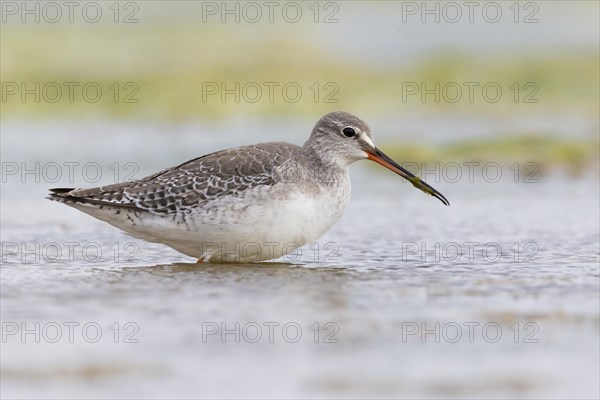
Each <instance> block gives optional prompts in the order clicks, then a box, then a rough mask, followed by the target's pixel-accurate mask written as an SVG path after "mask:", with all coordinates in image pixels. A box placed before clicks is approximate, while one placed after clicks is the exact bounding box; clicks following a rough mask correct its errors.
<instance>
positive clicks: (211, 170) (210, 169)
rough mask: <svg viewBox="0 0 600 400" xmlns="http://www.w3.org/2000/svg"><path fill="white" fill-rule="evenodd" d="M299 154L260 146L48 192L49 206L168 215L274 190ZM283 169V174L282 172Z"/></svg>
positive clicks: (291, 147)
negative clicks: (94, 184) (119, 180)
mask: <svg viewBox="0 0 600 400" xmlns="http://www.w3.org/2000/svg"><path fill="white" fill-rule="evenodd" d="M299 152H300V148H299V147H298V146H295V145H292V144H288V143H277V142H274V143H264V144H258V145H252V146H245V147H238V148H235V149H229V150H222V151H219V152H216V153H211V154H207V155H205V156H202V157H199V158H196V159H193V160H190V161H188V162H185V163H183V164H181V165H178V166H176V167H172V168H168V169H165V170H163V171H160V172H158V173H156V174H154V175H151V176H148V177H145V178H142V179H139V180H137V181H132V182H125V183H118V184H114V185H109V186H102V187H97V188H92V189H50V190H51V192H52V193H51V194H50V195H49V196H48V198H49V199H51V200H57V201H60V202H63V203H67V204H68V203H84V204H91V205H98V206H103V205H104V206H115V207H124V208H130V209H134V210H140V211H142V210H143V211H148V212H151V213H155V214H174V213H178V212H182V211H183V212H185V210H186V209H191V208H194V207H202V205H203V204H204V203H206V202H209V201H211V200H214V199H216V198H218V197H221V196H237V195H239V194H241V193H242V192H244V191H245V190H248V189H251V188H253V187H256V186H259V185H274V184H275V183H277V182H278V181H279V180H280V179H281V173H282V170H284V169H285V167H286V165H285V164H286V163H289V162H290V160H293V159H294V155H296V156H297V155H298V154H299ZM282 167H284V168H282Z"/></svg>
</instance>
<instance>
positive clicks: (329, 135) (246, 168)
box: [48, 111, 447, 262]
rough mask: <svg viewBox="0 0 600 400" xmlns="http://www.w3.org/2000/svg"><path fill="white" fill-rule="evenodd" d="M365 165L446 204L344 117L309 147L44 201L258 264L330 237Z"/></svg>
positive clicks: (252, 149)
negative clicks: (353, 170) (355, 170)
mask: <svg viewBox="0 0 600 400" xmlns="http://www.w3.org/2000/svg"><path fill="white" fill-rule="evenodd" d="M365 158H369V159H371V160H373V161H376V162H378V163H379V164H382V165H384V166H385V167H387V168H389V169H391V170H393V171H394V172H396V173H398V174H400V175H402V176H403V177H405V178H407V179H409V180H410V181H411V182H412V183H413V185H415V186H416V187H418V188H419V189H421V190H423V191H425V192H426V193H428V194H431V195H433V196H435V197H437V198H438V199H440V200H441V201H442V202H444V203H445V204H447V200H446V199H445V198H444V197H443V196H442V195H441V194H440V193H439V192H437V191H436V190H435V189H433V188H431V187H430V186H429V185H427V184H426V183H424V182H422V181H421V180H420V179H419V178H417V177H415V176H414V175H412V174H411V173H410V172H408V171H406V170H405V169H403V168H402V167H400V166H399V165H397V164H396V163H394V162H393V161H392V160H391V159H390V158H389V157H387V156H386V155H385V154H383V153H382V152H381V151H380V150H378V149H377V148H376V147H375V145H374V142H373V136H372V134H371V130H370V128H369V127H368V125H367V124H366V123H365V122H364V121H362V120H361V119H360V118H358V117H356V116H353V115H351V114H348V113H345V112H341V111H337V112H333V113H329V114H327V115H325V116H324V117H322V118H321V119H320V120H319V121H318V122H317V124H316V125H315V127H314V128H313V131H312V134H311V136H310V138H309V139H308V141H307V142H306V143H305V144H304V145H303V146H296V145H293V144H289V143H283V142H273V143H263V144H257V145H251V146H244V147H238V148H234V149H228V150H223V151H218V152H215V153H211V154H208V155H205V156H202V157H199V158H196V159H193V160H190V161H188V162H185V163H183V164H180V165H178V166H175V167H172V168H168V169H165V170H163V171H160V172H158V173H156V174H154V175H150V176H148V177H145V178H142V179H139V180H136V181H132V182H125V183H118V184H114V185H108V186H102V187H97V188H91V189H74V188H65V189H50V191H51V193H50V194H49V196H48V198H49V199H50V200H54V201H58V202H61V203H64V204H67V205H69V206H71V207H74V208H77V209H79V210H81V211H83V212H85V213H88V214H90V215H92V216H94V217H96V218H98V219H101V220H103V221H106V222H108V223H110V224H112V225H114V226H116V227H118V228H120V229H122V230H124V231H125V232H127V233H128V234H130V235H132V236H135V237H138V238H141V239H145V240H148V241H152V242H159V243H164V244H167V245H169V246H171V247H173V248H174V249H176V250H178V251H180V252H182V253H184V254H188V255H190V256H193V257H197V258H199V259H201V260H205V261H208V260H210V261H226V262H249V261H260V260H266V259H275V258H278V257H281V256H282V255H285V254H287V253H289V252H291V251H293V250H294V249H295V248H297V247H300V246H302V245H303V244H305V243H308V242H310V241H314V240H316V239H317V238H318V237H319V236H321V235H322V234H323V233H324V232H325V231H326V230H327V229H329V228H330V227H331V225H333V224H334V223H335V222H336V221H337V220H338V219H339V218H340V217H341V215H342V212H343V210H344V208H345V206H346V204H347V202H348V199H349V196H350V179H349V175H348V166H349V165H350V164H351V163H353V162H355V161H357V160H360V159H365Z"/></svg>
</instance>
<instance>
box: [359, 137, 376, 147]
mask: <svg viewBox="0 0 600 400" xmlns="http://www.w3.org/2000/svg"><path fill="white" fill-rule="evenodd" d="M362 140H364V141H365V142H367V144H368V145H369V146H371V147H375V143H373V141H372V140H371V138H370V137H368V136H367V135H366V134H365V135H364V136H363V137H362Z"/></svg>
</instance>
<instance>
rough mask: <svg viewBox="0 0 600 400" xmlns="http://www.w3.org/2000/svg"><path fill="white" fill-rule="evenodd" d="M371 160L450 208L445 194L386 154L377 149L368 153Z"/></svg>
mask: <svg viewBox="0 0 600 400" xmlns="http://www.w3.org/2000/svg"><path fill="white" fill-rule="evenodd" d="M367 155H368V158H369V160H371V161H375V162H376V163H377V164H380V165H383V166H384V167H386V168H387V169H389V170H391V171H394V172H395V173H397V174H398V175H400V176H401V177H403V178H404V179H406V180H408V181H409V182H410V183H412V185H413V186H414V187H416V188H417V189H419V190H421V191H423V192H425V193H427V194H428V195H430V196H433V197H435V198H437V199H438V200H439V201H441V202H442V203H444V204H445V205H447V206H449V205H450V202H449V201H448V199H446V198H445V197H444V195H443V194H441V193H440V192H438V191H437V190H435V189H434V188H432V187H431V186H429V185H428V184H427V183H426V182H424V181H422V180H421V179H420V178H419V177H418V176H415V175H414V174H413V173H412V172H410V171H408V170H406V169H405V168H402V167H401V166H400V165H398V163H396V162H395V161H394V160H392V159H391V158H389V157H388V156H386V155H385V153H384V152H382V151H381V150H379V149H378V148H375V149H374V150H373V151H372V152H371V151H367Z"/></svg>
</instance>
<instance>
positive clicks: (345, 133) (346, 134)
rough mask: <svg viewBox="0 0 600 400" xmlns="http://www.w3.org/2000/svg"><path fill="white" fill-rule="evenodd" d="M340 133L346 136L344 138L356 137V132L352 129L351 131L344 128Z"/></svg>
mask: <svg viewBox="0 0 600 400" xmlns="http://www.w3.org/2000/svg"><path fill="white" fill-rule="evenodd" d="M342 133H343V134H344V136H346V137H354V136H356V132H355V131H354V129H352V128H349V127H348V128H344V129H343V130H342Z"/></svg>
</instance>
